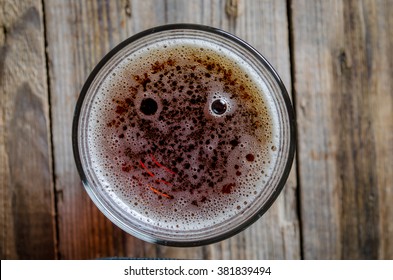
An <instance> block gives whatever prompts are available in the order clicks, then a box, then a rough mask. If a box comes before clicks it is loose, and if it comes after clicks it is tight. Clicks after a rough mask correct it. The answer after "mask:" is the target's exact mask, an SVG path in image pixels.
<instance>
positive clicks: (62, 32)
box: [45, 0, 300, 259]
mask: <svg viewBox="0 0 393 280" xmlns="http://www.w3.org/2000/svg"><path fill="white" fill-rule="evenodd" d="M231 6H232V8H231V9H230V11H229V10H228V9H229V8H228V4H227V3H226V2H225V1H170V0H168V1H129V2H128V1H120V2H112V1H111V2H109V1H108V2H107V1H87V2H85V1H64V2H52V1H46V2H45V11H46V24H47V37H48V42H50V44H48V58H49V69H50V72H49V76H50V92H51V104H52V106H53V108H52V120H53V143H54V154H55V156H54V159H55V175H56V181H55V187H56V198H57V205H58V216H59V252H60V257H61V258H64V259H75V258H77V259H85V258H101V257H108V256H128V257H153V258H154V257H157V258H188V259H190V258H198V259H201V258H299V257H300V243H299V242H300V241H299V229H298V221H297V216H296V178H295V176H294V174H292V175H291V179H290V180H289V183H288V186H287V188H286V190H285V192H284V193H283V195H282V196H281V197H280V198H279V200H278V202H277V203H276V204H275V205H274V207H272V209H271V210H270V211H269V212H268V214H266V216H264V217H263V219H261V221H259V222H258V223H256V224H255V225H253V226H252V227H250V228H249V229H247V230H246V231H245V232H244V233H242V234H240V235H238V236H236V237H234V238H232V239H230V240H228V241H224V242H221V243H218V244H216V245H212V246H206V247H198V248H171V247H164V246H157V245H151V244H147V243H145V242H142V241H139V240H137V239H135V238H133V237H131V236H129V235H127V234H125V233H124V232H122V231H121V230H119V229H118V228H117V227H115V226H113V225H112V224H111V223H110V222H109V221H108V220H107V219H106V218H105V217H103V215H102V214H100V213H99V211H98V210H97V209H96V207H95V206H94V205H93V204H92V203H91V202H90V199H89V198H88V197H87V194H86V193H85V191H84V190H83V188H82V186H81V184H80V179H79V177H78V175H77V173H76V169H75V163H74V160H73V158H72V151H71V142H70V139H71V135H70V132H71V131H70V127H71V121H72V116H73V110H74V105H75V102H76V99H77V97H78V94H79V91H80V89H81V87H82V85H83V83H84V80H85V79H86V77H87V75H88V74H89V72H90V71H91V70H92V68H93V67H94V65H95V64H96V63H97V62H98V61H99V59H100V58H101V57H102V56H103V55H104V54H105V53H106V52H108V51H109V50H110V49H111V48H112V47H114V46H115V45H116V44H117V43H119V42H120V41H122V40H124V39H126V38H127V37H129V36H131V35H133V34H135V33H136V32H139V31H142V30H144V29H146V28H150V27H153V26H157V25H161V24H165V23H176V22H190V23H200V24H206V25H212V26H216V27H220V28H222V29H225V30H228V31H230V32H233V33H235V34H237V35H238V36H240V37H241V38H243V39H245V40H248V41H249V42H250V43H251V44H253V45H254V46H255V47H256V48H257V49H259V50H260V51H261V52H263V53H264V54H265V55H266V56H267V58H268V59H269V60H271V61H272V62H273V64H274V65H275V67H276V68H277V69H278V71H281V72H282V75H283V79H284V82H285V84H286V85H287V87H288V89H289V90H290V85H291V81H290V70H289V69H290V67H289V48H288V28H287V17H286V2H285V1H263V2H260V1H232V3H231ZM226 10H227V12H226ZM234 11H235V12H234ZM276 45H280V49H277V48H276Z"/></svg>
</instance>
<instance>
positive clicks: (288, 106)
mask: <svg viewBox="0 0 393 280" xmlns="http://www.w3.org/2000/svg"><path fill="white" fill-rule="evenodd" d="M173 30H195V31H202V32H207V33H211V34H213V35H218V36H221V37H224V38H226V39H228V40H229V41H231V42H232V43H234V44H236V45H238V46H240V47H242V48H244V49H245V50H246V51H248V52H249V53H250V54H251V55H252V56H254V57H255V58H256V59H257V61H258V62H260V63H262V65H263V67H264V68H265V69H266V70H268V71H269V73H270V74H271V75H272V77H273V79H274V81H275V82H276V83H277V85H278V87H279V89H280V92H281V96H282V98H283V101H284V108H285V112H284V113H286V114H287V115H288V124H289V131H288V133H289V139H288V143H289V147H288V155H287V158H286V163H285V165H284V167H283V172H282V174H280V176H281V178H280V179H279V181H278V183H277V185H276V188H275V191H274V192H273V193H272V195H270V196H269V197H268V199H267V200H266V201H265V202H264V203H263V205H262V206H261V207H260V209H259V211H258V212H257V213H255V214H254V215H252V216H250V217H247V218H246V219H245V221H243V222H242V223H239V224H237V225H236V227H235V228H234V229H233V230H232V231H228V232H224V233H221V234H219V235H217V236H213V237H210V238H206V239H202V240H198V241H172V240H170V241H168V240H164V239H156V238H153V237H150V238H149V236H146V235H143V236H140V235H138V236H136V235H135V234H132V235H134V236H136V237H137V238H139V239H142V240H144V241H148V242H151V243H155V244H160V245H166V246H175V247H193V246H202V245H208V244H212V243H215V242H219V241H222V240H224V239H227V238H229V237H231V236H234V235H236V234H237V233H239V232H241V231H243V230H244V229H246V228H247V227H248V226H250V225H251V224H253V223H254V222H256V221H257V220H258V219H259V218H260V217H261V216H262V215H263V214H264V213H265V212H266V211H267V210H268V209H269V208H270V207H271V205H272V204H273V202H274V201H275V200H276V199H277V198H278V196H279V194H280V193H281V192H282V190H283V188H284V186H285V183H286V181H287V179H288V176H289V173H290V170H291V167H292V164H293V160H294V155H295V150H296V122H295V114H294V110H293V107H292V103H291V99H290V97H289V94H288V92H287V90H286V88H285V86H284V83H283V82H282V80H281V78H280V77H279V75H278V74H277V72H276V70H275V69H274V68H273V66H272V65H271V64H270V63H269V62H268V61H267V60H266V58H265V57H264V56H263V55H262V54H260V53H259V52H258V51H257V50H256V49H255V48H254V47H252V46H251V45H250V44H248V43H247V42H245V41H244V40H242V39H240V38H238V37H237V36H235V35H233V34H231V33H229V32H227V31H224V30H221V29H219V28H215V27H211V26H206V25H200V24H167V25H161V26H157V27H153V28H150V29H147V30H144V31H142V32H139V33H137V34H135V35H133V36H131V37H129V38H127V39H125V40H124V41H122V42H121V43H119V44H118V45H117V46H115V47H114V48H112V49H111V50H110V51H109V52H108V53H107V54H106V55H105V56H104V57H103V58H102V59H101V60H100V61H99V62H98V63H97V65H96V66H95V67H94V68H93V70H92V71H91V73H90V74H89V76H88V78H87V80H86V81H85V83H84V85H83V87H82V89H81V92H80V95H79V97H78V100H77V103H76V106H75V111H74V117H73V122H72V148H73V155H74V160H75V163H76V167H77V170H78V173H79V176H80V178H81V181H82V183H83V186H84V188H85V190H86V191H87V193H88V195H89V197H90V199H92V200H93V202H94V204H95V205H96V206H97V207H98V208H99V209H100V211H101V212H102V213H103V214H104V215H105V216H106V217H107V218H108V219H109V220H110V221H111V222H112V223H114V224H115V225H117V226H118V227H120V228H121V229H122V230H124V231H125V232H126V233H128V234H131V233H130V232H129V230H127V229H126V228H125V226H123V225H122V224H120V223H117V222H115V221H114V220H113V219H112V217H113V218H115V219H116V221H118V220H119V219H117V217H116V216H115V215H113V213H110V212H109V211H108V210H107V209H106V208H105V207H104V205H102V203H103V202H102V201H101V200H98V199H97V197H96V195H95V194H94V193H93V191H92V190H91V189H89V188H91V186H89V184H90V183H89V182H88V179H87V176H86V174H85V171H84V168H83V164H82V160H81V155H80V151H79V145H78V139H79V135H78V129H79V120H80V115H81V110H82V106H83V103H84V100H85V97H86V95H87V93H88V91H89V88H90V86H91V84H92V83H93V81H94V79H95V77H96V76H97V75H98V73H99V72H100V71H101V69H102V68H103V67H104V66H105V65H106V64H107V62H108V61H110V60H111V59H112V57H114V56H115V55H116V54H117V53H118V52H120V51H121V50H122V49H124V48H125V47H126V46H128V45H130V44H132V43H134V42H136V41H137V40H139V39H141V38H144V37H147V36H148V35H151V34H154V33H160V32H165V31H173ZM120 222H121V221H120Z"/></svg>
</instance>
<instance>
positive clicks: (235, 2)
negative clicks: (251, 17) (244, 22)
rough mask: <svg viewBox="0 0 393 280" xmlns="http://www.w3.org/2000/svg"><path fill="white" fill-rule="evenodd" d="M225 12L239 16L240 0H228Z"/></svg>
mask: <svg viewBox="0 0 393 280" xmlns="http://www.w3.org/2000/svg"><path fill="white" fill-rule="evenodd" d="M225 12H226V13H227V15H228V16H229V17H237V16H238V15H239V0H226V2H225Z"/></svg>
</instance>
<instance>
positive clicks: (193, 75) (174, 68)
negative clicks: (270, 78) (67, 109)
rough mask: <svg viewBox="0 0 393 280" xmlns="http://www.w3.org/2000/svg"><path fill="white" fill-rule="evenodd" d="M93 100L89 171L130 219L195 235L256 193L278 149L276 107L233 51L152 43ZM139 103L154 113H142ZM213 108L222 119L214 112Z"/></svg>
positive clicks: (243, 206) (230, 214) (245, 205)
mask: <svg viewBox="0 0 393 280" xmlns="http://www.w3.org/2000/svg"><path fill="white" fill-rule="evenodd" d="M98 91H99V92H98V93H99V94H97V95H96V97H95V98H94V100H93V105H92V110H91V115H90V117H89V125H88V147H89V151H90V157H91V159H92V165H93V168H94V170H95V173H96V175H97V177H98V178H99V180H100V182H101V184H102V185H103V186H105V189H106V191H107V192H108V194H109V195H110V196H111V197H112V198H113V199H114V200H115V201H116V202H117V203H118V204H119V205H120V206H121V208H123V209H125V210H126V211H127V212H129V213H130V215H133V216H134V217H135V218H137V219H140V220H141V221H144V222H147V223H149V224H151V225H153V226H157V227H163V228H167V229H175V230H179V231H182V230H190V229H199V228H203V227H208V226H212V225H214V224H218V223H221V222H224V221H226V220H229V219H230V218H231V217H233V216H235V215H237V214H239V213H242V212H244V211H245V210H246V209H247V208H248V207H249V205H251V204H252V203H253V201H254V199H255V197H257V196H260V195H261V194H263V192H264V188H265V185H266V182H267V181H268V180H269V176H270V174H271V170H272V168H273V166H274V164H275V154H276V153H277V146H278V144H277V143H278V142H277V139H276V138H277V137H278V136H277V135H278V132H277V127H276V126H275V123H276V120H275V115H274V108H273V107H272V106H270V105H269V104H271V101H270V100H269V93H268V92H267V90H266V87H264V86H263V82H262V81H261V80H260V78H259V77H257V76H255V73H254V72H253V71H252V70H251V69H250V68H247V65H246V64H245V62H243V61H242V60H240V59H239V58H238V57H236V56H235V55H233V54H232V53H231V52H229V51H227V50H225V49H223V48H222V47H220V46H216V45H212V44H205V43H203V42H198V41H191V40H189V41H187V40H183V41H179V42H178V41H176V42H175V41H172V42H166V43H159V44H157V45H156V46H154V47H149V48H147V47H146V48H144V49H142V50H140V51H139V52H138V53H135V54H130V55H128V56H127V58H126V59H124V60H123V61H121V62H120V63H119V64H118V65H116V66H115V67H114V68H113V69H112V71H111V72H110V73H109V74H108V75H107V76H106V78H105V80H104V81H103V82H102V84H101V85H100V87H99V89H98ZM146 99H149V101H150V103H151V104H153V105H154V104H156V106H157V108H156V110H155V113H153V114H145V113H143V112H141V110H140V108H141V104H142V102H143V100H146ZM151 100H154V102H153V101H151ZM215 100H222V101H223V102H224V103H225V104H226V108H227V110H226V111H225V113H223V114H221V115H219V114H216V113H215V112H214V110H213V109H212V107H211V104H212V103H213V102H214V101H215ZM150 103H149V104H150ZM153 108H154V106H153ZM153 111H154V110H153Z"/></svg>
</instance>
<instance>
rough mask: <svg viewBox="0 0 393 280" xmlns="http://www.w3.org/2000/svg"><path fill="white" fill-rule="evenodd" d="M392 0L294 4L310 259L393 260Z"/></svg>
mask: <svg viewBox="0 0 393 280" xmlns="http://www.w3.org/2000/svg"><path fill="white" fill-rule="evenodd" d="M392 14H393V3H392V1H383V0H382V1H294V2H293V4H292V19H293V21H292V26H293V34H294V36H293V38H294V41H293V46H294V62H295V63H294V66H295V75H294V78H295V92H296V101H297V102H296V104H297V106H296V108H297V114H298V128H299V132H298V135H299V150H298V151H299V173H300V183H299V184H300V186H301V213H302V215H301V217H302V231H303V236H304V238H303V241H304V244H303V250H304V257H305V258H307V259H315V258H318V259H341V258H344V259H377V258H383V259H391V258H392V257H393V245H392V244H393V242H392V241H393V226H392V223H391V221H392V220H393V207H392V204H391V202H392V201H393V171H392V168H391V167H392V166H393V110H392V109H393V95H392V79H393V70H392V69H393V68H392V66H393V55H392V51H391V50H392V46H393V31H392V29H393V19H392V16H391V15H392Z"/></svg>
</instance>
